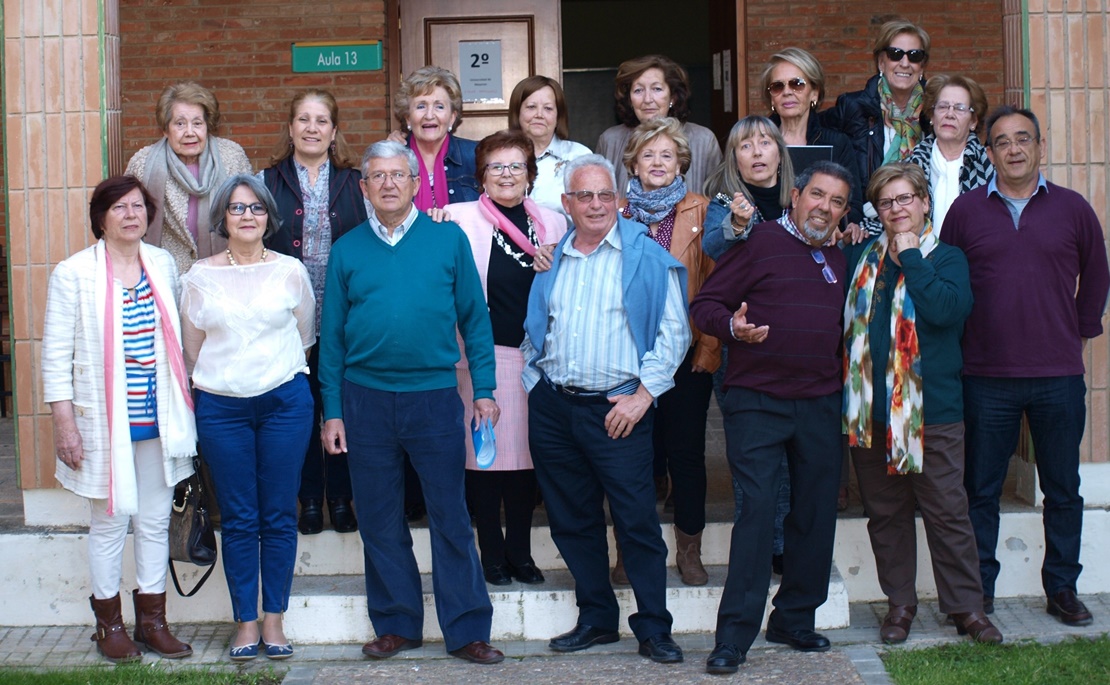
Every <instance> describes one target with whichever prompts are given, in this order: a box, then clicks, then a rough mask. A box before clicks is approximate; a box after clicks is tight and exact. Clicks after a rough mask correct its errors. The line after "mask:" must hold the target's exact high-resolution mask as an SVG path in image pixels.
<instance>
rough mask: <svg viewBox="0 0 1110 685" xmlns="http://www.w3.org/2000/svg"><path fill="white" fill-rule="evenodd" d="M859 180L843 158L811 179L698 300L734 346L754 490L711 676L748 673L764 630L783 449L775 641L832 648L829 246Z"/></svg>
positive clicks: (732, 422) (734, 404)
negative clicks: (786, 490) (785, 484)
mask: <svg viewBox="0 0 1110 685" xmlns="http://www.w3.org/2000/svg"><path fill="white" fill-rule="evenodd" d="M851 179H852V176H851V174H850V173H849V172H848V170H847V169H845V168H844V167H842V166H840V165H838V164H835V163H833V162H819V163H817V164H814V165H812V166H810V167H809V168H808V169H806V171H804V172H802V173H801V174H799V175H798V177H797V178H796V179H795V183H794V190H793V191H792V203H791V204H792V208H791V210H790V212H789V214H786V215H784V216H783V217H782V218H781V219H779V220H777V221H765V222H763V223H761V224H759V225H757V226H756V227H755V228H753V229H752V232H751V235H750V237H749V238H748V240H747V241H746V242H744V243H742V244H740V245H738V246H736V247H734V248H732V249H730V250H729V251H728V252H726V253H725V254H724V255H723V256H722V257H721V259H720V260H719V261H718V262H717V266H716V268H715V269H714V270H713V273H712V274H711V275H710V276H709V279H708V280H707V281H706V282H705V285H704V286H702V289H701V292H699V293H698V296H697V297H696V298H694V301H693V302H692V303H691V305H690V313H691V315H692V316H693V318H694V322H695V323H696V324H697V326H698V328H700V329H701V330H703V331H707V332H709V333H711V334H713V335H716V336H717V337H719V338H721V339H722V340H724V341H725V343H726V344H727V345H728V369H727V371H726V373H725V382H724V386H725V389H726V391H727V392H726V394H725V400H724V404H723V405H722V407H721V410H722V412H723V414H724V424H725V437H726V441H727V454H728V461H729V467H730V468H731V470H732V475H733V478H734V480H735V482H736V484H737V487H739V488H740V489H741V490H742V491H743V495H744V497H743V505H742V507H741V511H740V512H739V516H738V518H737V521H736V523H735V524H734V525H733V527H732V548H731V551H730V553H729V566H728V578H727V580H726V581H725V587H724V591H723V592H722V594H721V605H720V608H719V609H718V612H717V636H716V643H717V644H716V647H715V648H714V650H713V652H712V653H711V654H710V655H709V659H708V661H707V662H706V671H708V672H709V673H734V672H736V671H737V670H738V667H739V666H740V664H742V663H743V662H744V660H745V655H746V654H747V651H748V648H749V647H751V645H752V642H753V641H754V640H755V637H756V635H758V634H759V627H760V625H761V624H762V622H763V610H764V607H765V606H766V603H767V584H768V582H769V581H770V575H771V567H770V566H769V565H768V564H764V563H753V561H752V560H754V559H767V558H768V557H769V556H771V542H772V535H773V531H774V522H775V502H776V499H777V496H778V490H779V483H778V477H779V465H780V464H781V462H782V458H783V454H785V455H786V457H787V459H788V460H789V464H790V481H791V483H790V485H791V490H792V493H793V497H792V503H793V506H792V507H791V509H790V514H789V515H787V517H786V521H785V522H784V533H785V538H786V545H785V552H784V557H785V558H784V564H783V567H784V569H785V572H784V573H783V576H782V584H781V585H780V586H779V591H778V594H777V595H775V600H774V604H775V610H774V612H773V613H772V614H771V617H770V619H768V621H767V639H768V640H769V641H771V642H780V643H783V644H788V645H790V646H791V647H793V648H794V649H798V650H801V651H806V652H823V651H825V650H827V649H829V641H828V639H826V638H825V637H824V636H823V635H820V634H819V633H816V632H814V615H815V613H816V611H817V607H819V606H821V605H822V604H823V603H824V602H825V599H826V598H827V596H828V586H829V572H830V569H831V567H832V552H833V537H834V535H835V533H836V496H837V491H838V489H839V487H840V460H841V455H842V453H843V449H842V447H841V444H840V434H841V430H840V405H841V388H842V381H841V374H842V362H841V343H840V337H841V331H842V330H843V328H842V325H841V318H842V310H843V309H844V281H845V268H846V264H845V259H844V255H843V254H841V252H840V250H839V249H838V248H837V247H836V246H835V245H831V244H830V242H831V241H830V240H829V238H830V237H831V236H832V234H833V231H834V229H835V228H836V227H837V225H838V224H839V223H840V219H841V218H842V217H843V216H844V215H845V214H846V213H847V212H848V199H849V198H850V197H851V190H852V189H851V184H852V180H851Z"/></svg>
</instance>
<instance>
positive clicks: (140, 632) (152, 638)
mask: <svg viewBox="0 0 1110 685" xmlns="http://www.w3.org/2000/svg"><path fill="white" fill-rule="evenodd" d="M131 597H132V598H134V600H135V642H138V643H139V644H141V645H143V646H145V647H146V648H147V649H149V650H150V651H152V652H155V653H157V654H158V655H159V656H161V657H162V658H163V659H180V658H182V657H186V656H189V655H190V654H192V653H193V648H192V647H191V646H189V645H187V644H185V643H184V642H182V641H181V640H178V639H177V638H176V637H174V636H173V635H172V634H171V633H170V626H169V625H168V624H167V623H166V593H165V592H160V593H158V594H150V595H146V594H142V593H140V592H139V591H138V589H135V590H132V591H131Z"/></svg>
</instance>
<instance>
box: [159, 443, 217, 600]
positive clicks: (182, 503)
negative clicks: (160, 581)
mask: <svg viewBox="0 0 1110 685" xmlns="http://www.w3.org/2000/svg"><path fill="white" fill-rule="evenodd" d="M193 466H194V469H195V471H194V473H193V475H191V476H189V477H188V478H186V479H185V480H183V481H181V482H180V483H178V484H177V486H176V487H175V488H174V492H173V510H172V511H171V512H170V575H171V576H172V577H173V586H174V587H175V588H177V593H178V594H179V595H181V596H182V597H192V596H193V595H195V594H196V593H197V591H198V590H200V588H201V586H202V585H204V581H206V580H208V576H210V575H212V571H214V570H216V556H217V553H216V532H215V530H214V529H213V528H212V521H211V519H209V518H208V506H207V497H206V493H205V490H204V486H203V485H202V481H201V478H200V464H199V460H197V459H196V458H195V457H194V458H193ZM175 561H182V562H188V563H190V564H195V565H197V566H207V567H208V570H207V571H205V572H204V575H203V576H201V579H200V582H198V583H197V584H196V586H195V587H194V588H193V589H192V590H191V591H189V593H188V594H186V593H185V592H184V591H183V590H182V589H181V583H180V582H179V581H178V579H177V569H176V568H174V562H175Z"/></svg>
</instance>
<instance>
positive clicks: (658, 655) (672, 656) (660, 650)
mask: <svg viewBox="0 0 1110 685" xmlns="http://www.w3.org/2000/svg"><path fill="white" fill-rule="evenodd" d="M640 656H646V657H648V658H649V659H651V660H652V661H654V662H655V663H657V664H681V663H682V648H681V647H679V646H678V643H677V642H675V641H674V638H673V637H671V634H670V633H659V634H658V635H652V636H651V637H649V638H648V639H646V640H644V641H643V642H641V643H640Z"/></svg>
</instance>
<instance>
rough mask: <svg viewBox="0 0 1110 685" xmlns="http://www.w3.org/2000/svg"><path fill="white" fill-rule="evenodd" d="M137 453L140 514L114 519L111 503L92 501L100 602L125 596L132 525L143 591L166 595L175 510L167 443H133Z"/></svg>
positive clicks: (92, 551)
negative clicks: (125, 565)
mask: <svg viewBox="0 0 1110 685" xmlns="http://www.w3.org/2000/svg"><path fill="white" fill-rule="evenodd" d="M132 449H133V450H134V452H135V480H136V483H137V486H138V488H139V513H137V514H135V515H134V516H131V517H130V518H128V517H126V516H109V515H108V500H106V499H90V500H89V507H90V509H91V510H92V519H91V521H90V522H89V575H90V577H91V580H92V593H93V596H94V597H96V598H97V599H111V598H112V597H115V596H116V595H117V594H119V591H120V580H121V578H122V576H123V546H124V542H126V540H127V524H128V523H131V524H133V529H134V533H135V535H134V538H135V540H134V547H135V580H136V582H137V584H138V586H139V592H141V593H143V594H161V593H163V592H165V591H166V570H167V569H168V568H169V558H170V509H171V508H172V507H173V487H172V486H167V485H166V474H165V469H164V468H163V466H162V441H161V440H160V439H158V438H155V439H153V440H143V441H141V442H135V443H132Z"/></svg>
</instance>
